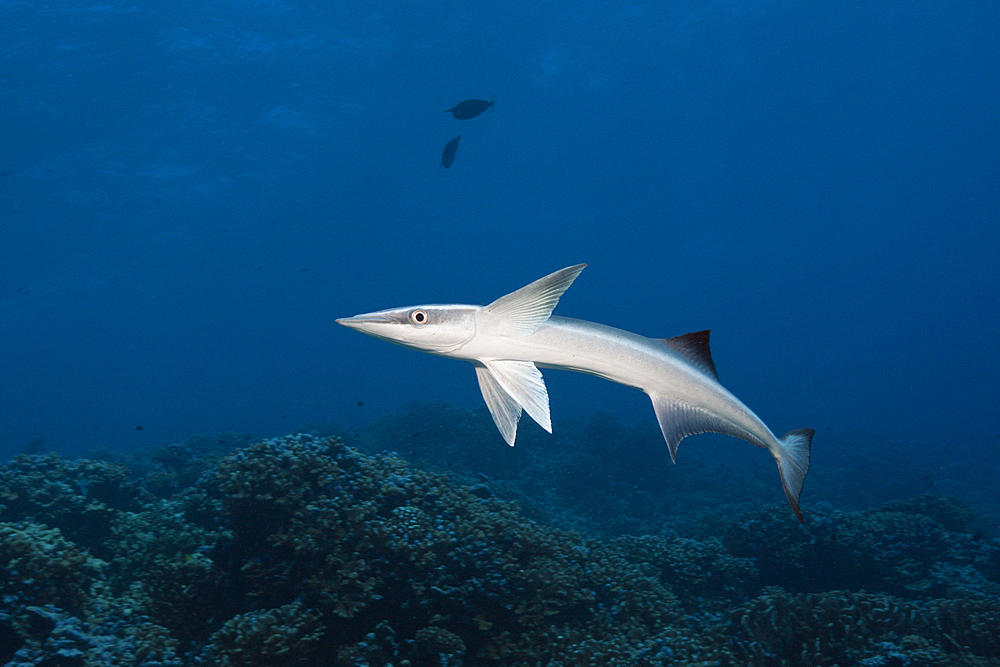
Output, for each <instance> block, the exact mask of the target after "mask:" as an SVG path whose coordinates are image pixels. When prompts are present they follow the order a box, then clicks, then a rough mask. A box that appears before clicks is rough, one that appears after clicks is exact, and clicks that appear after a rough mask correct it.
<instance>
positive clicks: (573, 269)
mask: <svg viewBox="0 0 1000 667" xmlns="http://www.w3.org/2000/svg"><path fill="white" fill-rule="evenodd" d="M586 266H587V265H586V264H577V265H576V266H568V267H566V268H565V269H561V270H559V271H556V272H555V273H550V274H549V275H547V276H545V277H544V278H539V279H538V280H536V281H535V282H533V283H531V284H529V285H525V286H524V287H522V288H521V289H519V290H516V291H514V292H511V293H510V294H507V295H505V296H502V297H500V298H499V299H497V300H496V301H494V302H493V303H491V304H490V305H488V306H486V308H485V311H486V312H487V313H489V314H490V315H492V316H493V317H494V318H495V322H496V326H497V331H498V333H501V334H503V335H505V336H510V337H513V338H521V337H523V336H527V335H529V334H531V333H533V332H534V331H535V330H536V329H538V327H540V326H542V324H543V323H544V322H545V320H547V319H549V316H550V315H552V311H553V310H554V309H555V307H556V304H557V303H559V299H560V297H562V295H563V292H565V291H566V290H567V289H568V288H569V286H570V285H572V284H573V281H574V280H576V277H577V276H578V275H580V272H581V271H583V269H584V268H586Z"/></svg>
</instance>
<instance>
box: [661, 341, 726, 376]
mask: <svg viewBox="0 0 1000 667" xmlns="http://www.w3.org/2000/svg"><path fill="white" fill-rule="evenodd" d="M708 334H709V330H708V329H705V330H704V331H695V332H694V333H688V334H683V335H681V336H674V337H673V338H664V339H662V340H663V342H664V343H665V344H666V345H669V346H670V347H671V349H673V350H674V351H675V352H677V353H679V354H680V355H682V356H683V357H684V358H686V359H687V360H688V361H690V362H691V363H692V364H694V365H695V366H697V367H698V368H699V369H701V370H702V371H704V372H705V373H706V374H707V375H710V376H711V377H712V378H714V379H716V380H718V379H719V374H718V373H716V372H715V362H714V361H712V351H711V349H709V347H708Z"/></svg>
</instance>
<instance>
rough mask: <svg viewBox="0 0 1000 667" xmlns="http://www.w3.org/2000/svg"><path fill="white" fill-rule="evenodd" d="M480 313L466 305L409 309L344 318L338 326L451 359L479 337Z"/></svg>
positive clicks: (381, 311)
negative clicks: (477, 318) (477, 320)
mask: <svg viewBox="0 0 1000 667" xmlns="http://www.w3.org/2000/svg"><path fill="white" fill-rule="evenodd" d="M479 310H481V308H479V307H478V306H462V305H428V306H409V307H405V308H390V309H388V310H380V311H377V312H374V313H365V314H364V315H355V316H354V317H342V318H340V319H338V320H337V324H341V325H343V326H345V327H348V328H349V329H354V330H355V331H360V332H361V333H363V334H367V335H369V336H374V337H375V338H380V339H382V340H385V341H388V342H390V343H395V344H396V345H402V346H403V347H409V348H412V349H414V350H420V351H421V352H429V353H431V354H438V355H442V356H449V353H451V352H454V351H455V350H457V349H459V348H461V347H462V346H463V345H465V344H466V343H467V342H469V341H470V340H472V338H473V337H474V336H475V334H476V313H477V311H479Z"/></svg>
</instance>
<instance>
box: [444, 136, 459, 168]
mask: <svg viewBox="0 0 1000 667" xmlns="http://www.w3.org/2000/svg"><path fill="white" fill-rule="evenodd" d="M461 139H462V135H461V134H460V135H458V136H457V137H455V138H454V139H452V140H451V141H449V142H448V143H446V144H445V145H444V151H442V153H441V166H442V167H444V168H445V169H447V168H448V167H450V166H451V163H452V162H454V161H455V152H456V151H457V150H458V142H459V141H461Z"/></svg>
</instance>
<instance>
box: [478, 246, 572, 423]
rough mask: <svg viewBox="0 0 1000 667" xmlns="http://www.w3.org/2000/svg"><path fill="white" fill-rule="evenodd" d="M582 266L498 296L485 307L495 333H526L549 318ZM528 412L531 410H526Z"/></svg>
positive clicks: (525, 334) (517, 336) (562, 270)
mask: <svg viewBox="0 0 1000 667" xmlns="http://www.w3.org/2000/svg"><path fill="white" fill-rule="evenodd" d="M586 267H587V265H586V264H577V265H576V266H568V267H566V268H565V269H561V270H559V271H556V272H555V273H550V274H549V275H547V276H545V277H544V278H539V279H538V280H536V281H535V282H533V283H531V284H530V285H525V286H524V287H522V288H521V289H519V290H517V291H514V292H511V293H510V294H507V295H506V296H502V297H500V298H499V299H497V300H496V301H494V302H493V303H491V304H490V305H488V306H486V309H485V310H486V312H488V313H490V314H491V315H493V316H494V317H495V318H496V321H497V325H498V329H499V333H501V334H503V335H505V336H511V337H513V338H520V337H522V336H527V335H528V334H530V333H533V332H534V331H535V329H537V328H538V327H540V326H542V324H543V323H544V322H545V320H547V319H549V316H550V315H552V311H553V310H554V309H555V307H556V304H557V303H559V298H560V297H562V295H563V292H565V291H566V290H567V289H568V288H569V286H570V285H572V284H573V281H574V280H576V277H577V276H578V275H580V272H581V271H583V270H584V269H585V268H586ZM525 409H527V406H525ZM528 414H531V411H530V410H529V411H528ZM532 416H534V415H532ZM536 421H537V419H536Z"/></svg>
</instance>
